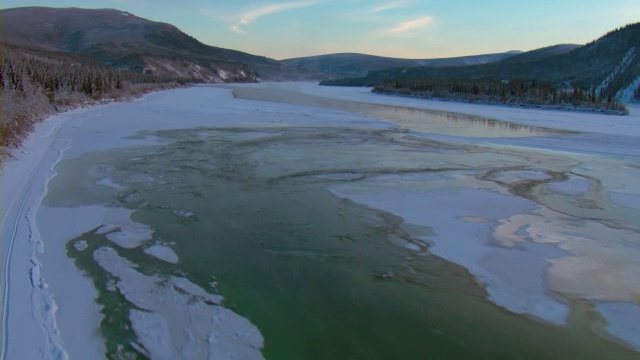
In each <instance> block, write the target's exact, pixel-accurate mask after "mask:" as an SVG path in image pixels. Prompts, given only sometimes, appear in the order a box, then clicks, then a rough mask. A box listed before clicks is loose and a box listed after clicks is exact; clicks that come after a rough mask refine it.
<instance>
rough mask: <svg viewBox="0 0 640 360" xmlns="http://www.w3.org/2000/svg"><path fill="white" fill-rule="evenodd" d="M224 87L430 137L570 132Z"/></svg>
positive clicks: (272, 88)
mask: <svg viewBox="0 0 640 360" xmlns="http://www.w3.org/2000/svg"><path fill="white" fill-rule="evenodd" d="M225 87H228V88H231V89H233V95H234V97H236V98H239V99H246V100H260V101H270V102H279V103H287V104H293V105H306V106H315V107H322V108H327V109H333V110H342V111H347V112H351V113H355V114H361V115H366V116H372V117H376V118H379V119H382V120H385V121H389V122H393V123H395V124H398V125H399V126H401V127H402V128H405V129H408V130H411V131H418V132H424V133H431V134H442V135H453V136H464V137H490V138H496V137H509V138H514V137H530V136H550V135H564V134H567V133H568V132H566V131H560V130H553V129H547V128H542V127H537V126H530V125H523V124H516V123H509V122H505V121H499V120H495V119H489V118H486V117H481V116H474V115H464V114H457V113H452V112H445V111H434V110H427V109H416V108H408V107H401V106H391V105H379V104H367V103H360V102H354V101H346V100H336V99H329V98H322V97H318V96H314V95H308V94H301V93H299V92H296V91H294V90H292V89H290V88H283V87H281V86H278V85H277V84H275V85H272V84H261V87H247V86H241V87H236V86H225Z"/></svg>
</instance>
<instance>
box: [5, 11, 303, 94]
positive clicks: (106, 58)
mask: <svg viewBox="0 0 640 360" xmlns="http://www.w3.org/2000/svg"><path fill="white" fill-rule="evenodd" d="M0 16H1V18H2V41H3V42H5V43H8V44H12V45H16V46H20V47H25V48H29V49H40V50H48V51H57V52H66V53H71V54H80V55H86V56H89V57H91V58H93V59H95V60H97V61H99V62H101V63H102V64H105V65H107V66H110V67H115V68H119V69H122V70H127V71H132V72H138V73H144V72H147V73H152V74H154V75H159V76H175V77H180V78H192V79H195V80H199V81H207V82H214V81H217V82H220V81H241V82H242V81H257V80H258V79H267V80H287V79H298V78H301V77H304V74H302V73H301V72H300V71H299V70H298V69H296V68H293V67H291V66H289V65H287V64H285V63H282V62H279V61H276V60H273V59H269V58H266V57H263V56H255V55H251V54H247V53H243V52H240V51H234V50H228V49H223V48H218V47H213V46H208V45H205V44H203V43H201V42H199V41H198V40H196V39H195V38H193V37H191V36H189V35H187V34H185V33H184V32H182V31H180V30H179V29H178V28H176V27H175V26H173V25H169V24H165V23H160V22H154V21H150V20H147V19H143V18H140V17H137V16H135V15H133V14H130V13H128V12H124V11H119V10H112V9H79V8H47V7H23V8H12V9H3V10H2V11H1V12H0Z"/></svg>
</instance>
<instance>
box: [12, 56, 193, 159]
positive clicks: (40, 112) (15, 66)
mask: <svg viewBox="0 0 640 360" xmlns="http://www.w3.org/2000/svg"><path fill="white" fill-rule="evenodd" d="M0 50H1V53H2V59H1V60H0V86H1V88H2V98H1V102H0V108H1V111H2V116H1V124H0V125H1V126H0V146H2V155H3V156H5V155H7V150H9V149H10V148H14V147H16V146H18V145H19V144H20V141H21V140H22V139H23V138H24V137H25V136H26V134H28V132H29V131H30V130H31V128H32V127H33V125H34V123H35V122H36V121H38V120H41V119H42V118H44V117H46V116H48V115H50V114H53V113H55V112H59V111H64V110H67V109H71V108H74V107H78V106H85V105H88V104H93V103H97V102H100V101H110V100H117V99H128V98H132V97H135V96H138V95H140V94H143V93H146V92H149V91H152V90H157V89H166V88H172V87H177V86H180V84H179V82H180V83H183V82H182V80H180V81H179V82H178V81H177V80H176V79H175V78H173V77H171V78H167V77H159V76H155V75H150V74H136V73H131V72H125V71H121V70H117V69H113V68H108V67H105V66H102V65H99V64H96V63H95V62H92V61H91V60H90V59H82V58H74V57H73V56H69V55H67V54H64V53H57V52H48V51H43V50H30V49H24V48H21V47H16V46H10V45H5V44H3V45H2V46H1V48H0Z"/></svg>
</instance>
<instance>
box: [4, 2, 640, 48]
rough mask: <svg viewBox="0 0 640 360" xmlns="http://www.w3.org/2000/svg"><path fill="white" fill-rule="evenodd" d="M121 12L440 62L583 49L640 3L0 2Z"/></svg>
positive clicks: (204, 35) (279, 40) (239, 41)
mask: <svg viewBox="0 0 640 360" xmlns="http://www.w3.org/2000/svg"><path fill="white" fill-rule="evenodd" d="M20 6H56V7H68V6H74V7H85V8H116V9H120V10H125V11H129V12H131V13H133V14H135V15H138V16H140V17H144V18H147V19H150V20H155V21H163V22H167V23H170V24H173V25H176V26H177V27H178V28H180V29H181V30H183V31H185V32H186V33H188V34H189V35H191V36H193V37H195V38H197V39H198V40H200V41H202V42H204V43H206V44H209V45H214V46H220V47H224V48H230V49H236V50H241V51H246V52H249V53H253V54H257V55H264V56H268V57H272V58H275V59H284V58H290V57H297V56H308V55H319V54H326V53H336V52H360V53H368V54H374V55H381V56H392V57H407V58H437V57H450V56H463V55H476V54H485V53H494V52H503V51H508V50H525V51H526V50H532V49H536V48H539V47H543V46H548V45H554V44H559V43H576V44H584V43H586V42H589V41H591V40H594V39H596V38H598V37H600V36H601V35H604V34H605V33H606V32H607V31H609V30H612V29H614V28H616V27H619V26H623V25H625V24H627V23H631V22H638V21H640V0H607V1H605V0H598V1H592V0H537V1H528V2H524V1H507V0H448V1H444V0H282V1H269V0H266V1H249V0H232V1H221V0H209V1H206V0H182V1H175V0H171V1H169V0H55V1H51V0H49V1H46V0H30V1H27V0H3V3H2V8H11V7H20Z"/></svg>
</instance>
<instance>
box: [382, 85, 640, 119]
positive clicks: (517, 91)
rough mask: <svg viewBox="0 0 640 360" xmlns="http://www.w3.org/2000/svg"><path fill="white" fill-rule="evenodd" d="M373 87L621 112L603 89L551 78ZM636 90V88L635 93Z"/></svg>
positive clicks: (423, 94)
mask: <svg viewBox="0 0 640 360" xmlns="http://www.w3.org/2000/svg"><path fill="white" fill-rule="evenodd" d="M374 91H376V92H380V93H393V94H400V95H407V96H417V97H425V98H441V99H455V100H464V101H477V102H485V103H501V104H511V105H529V106H544V107H559V108H569V107H573V108H578V109H580V110H593V111H603V112H609V113H618V114H625V113H626V109H625V107H624V105H622V104H620V103H619V102H618V101H616V100H615V98H614V97H613V96H612V95H611V93H610V92H608V91H606V89H604V88H603V89H601V90H599V91H596V88H595V87H592V88H591V90H583V89H581V88H579V87H578V88H575V89H571V90H567V89H558V87H557V86H556V85H554V84H553V83H551V82H548V81H544V82H536V81H535V80H529V81H525V80H517V79H514V80H509V81H497V80H485V81H478V80H454V79H419V80H418V79H415V80H411V79H406V80H386V81H384V82H383V83H382V85H377V86H376V87H375V88H374ZM639 93H640V90H636V95H638V94H639Z"/></svg>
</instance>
